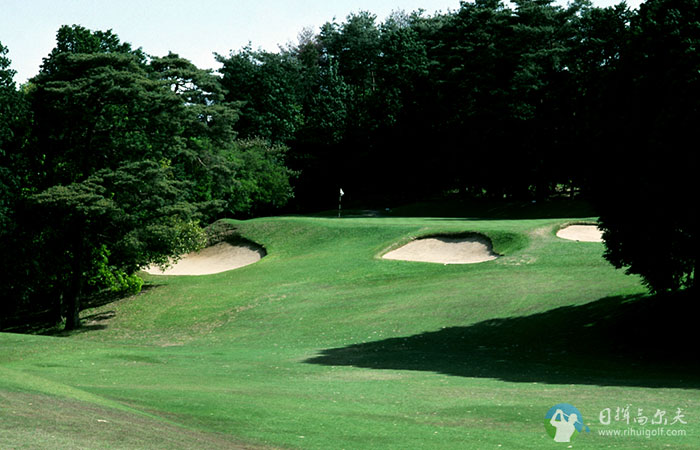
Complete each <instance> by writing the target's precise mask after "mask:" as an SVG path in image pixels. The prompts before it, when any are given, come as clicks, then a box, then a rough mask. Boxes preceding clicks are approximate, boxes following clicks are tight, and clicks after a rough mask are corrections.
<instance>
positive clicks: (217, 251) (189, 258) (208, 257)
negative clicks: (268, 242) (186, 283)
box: [144, 242, 265, 275]
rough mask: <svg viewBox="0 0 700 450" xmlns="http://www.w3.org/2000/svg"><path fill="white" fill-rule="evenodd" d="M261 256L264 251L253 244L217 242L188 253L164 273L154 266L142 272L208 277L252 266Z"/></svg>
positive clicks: (263, 254)
mask: <svg viewBox="0 0 700 450" xmlns="http://www.w3.org/2000/svg"><path fill="white" fill-rule="evenodd" d="M263 256H265V250H263V249H262V248H261V247H257V246H255V245H253V244H237V245H231V244H228V243H226V242H219V243H218V244H216V245H212V246H211V247H207V248H205V249H203V250H200V251H198V252H194V253H188V254H187V255H185V256H183V257H182V259H180V260H179V261H178V262H177V263H176V264H174V265H172V266H171V267H169V268H167V269H165V270H164V271H163V270H161V269H160V268H159V267H155V266H153V267H147V268H145V269H144V270H145V271H146V272H148V273H150V274H151V275H209V274H212V273H219V272H226V271H227V270H232V269H237V268H239V267H243V266H247V265H249V264H253V263H254V262H256V261H260V259H261V258H262V257H263Z"/></svg>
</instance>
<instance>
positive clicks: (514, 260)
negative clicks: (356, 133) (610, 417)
mask: <svg viewBox="0 0 700 450" xmlns="http://www.w3.org/2000/svg"><path fill="white" fill-rule="evenodd" d="M567 221H570V220H569V219H543V220H535V219H532V220H471V221H466V220H460V219H448V218H443V219H440V218H401V217H385V218H353V219H331V218H305V217H284V218H267V219H256V220H251V221H245V222H233V223H235V225H236V226H237V227H238V229H239V230H240V232H241V233H242V235H243V236H244V237H246V238H248V239H251V240H253V241H255V242H258V243H260V244H262V245H264V246H265V247H266V249H267V252H268V256H267V257H265V258H264V259H263V260H261V261H260V262H258V263H256V264H254V265H251V266H248V267H244V268H241V269H238V270H234V271H230V272H225V273H221V274H216V275H209V276H199V277H155V276H146V280H147V281H148V286H147V289H145V291H144V292H143V293H142V294H141V295H138V296H136V297H132V298H127V299H123V300H120V301H118V302H115V303H111V304H107V305H103V306H100V307H99V308H95V309H92V310H86V311H83V314H82V316H83V319H84V320H85V323H86V326H85V327H84V329H82V330H80V332H78V333H74V334H72V335H68V336H27V335H16V334H0V448H3V449H4V448H49V447H51V448H57V447H58V448H86V447H87V448H100V447H110V448H120V447H121V448H195V447H196V448H259V447H262V448H265V447H274V448H280V447H282V448H319V449H320V448H324V449H326V448H389V449H390V448H396V449H407V448H499V447H502V448H549V447H552V448H554V447H557V445H555V443H554V442H552V440H551V439H550V438H549V437H548V436H547V435H546V433H545V430H544V427H543V425H542V423H543V418H544V414H545V413H546V412H547V410H548V409H549V408H550V407H551V406H553V405H555V404H557V403H562V402H565V403H571V404H573V405H575V406H576V407H577V408H578V409H579V410H580V411H581V412H582V414H583V416H584V417H583V419H584V421H585V423H586V424H589V425H590V427H591V433H588V434H583V435H581V436H579V437H578V438H577V440H576V441H575V443H574V444H573V445H574V446H575V447H580V448H599V447H608V448H662V447H668V446H672V447H673V448H698V447H700V437H699V436H700V433H699V431H700V420H699V419H698V415H697V412H698V410H699V409H698V407H699V406H700V405H699V403H700V400H699V399H698V395H697V393H698V388H700V381H699V380H698V376H697V369H696V367H695V366H693V365H688V364H687V361H688V360H689V359H690V358H689V357H687V356H685V357H684V356H683V355H682V352H676V353H674V354H670V353H671V352H667V351H666V350H669V349H673V348H677V346H676V345H674V335H673V331H674V328H673V327H670V328H668V329H667V330H666V331H667V332H668V333H670V335H669V334H666V335H660V336H659V335H657V333H656V331H658V330H657V329H655V326H656V324H655V322H654V320H655V319H657V318H658V317H659V314H660V311H666V309H665V308H660V307H659V305H658V301H657V302H654V301H653V299H649V298H647V297H645V296H644V295H642V294H643V292H644V291H643V289H642V287H641V286H640V283H639V280H638V279H636V278H633V277H629V276H625V275H624V274H623V273H622V272H621V271H616V270H615V269H613V268H612V267H611V266H610V265H608V264H607V263H606V262H605V261H604V260H603V259H602V257H601V254H602V249H603V246H602V244H598V243H577V242H571V241H565V240H562V239H559V238H557V237H555V236H554V232H555V230H556V229H557V227H559V226H561V225H562V224H564V223H566V222H567ZM465 231H473V232H479V233H483V234H486V235H487V236H489V237H490V238H491V239H492V241H493V244H494V250H495V251H496V252H498V253H500V254H501V255H503V256H502V257H501V258H499V259H497V260H494V261H489V262H485V263H480V264H473V265H448V266H444V265H440V264H430V263H416V262H403V261H390V260H382V259H380V258H379V257H378V256H379V255H381V254H382V253H383V252H385V251H387V250H389V249H390V248H393V247H395V246H396V245H399V244H401V243H403V242H406V241H408V240H409V239H411V238H414V237H417V236H422V235H427V234H434V233H456V232H465ZM650 317H652V319H650ZM670 318H672V316H665V317H662V319H664V320H666V319H670ZM652 340H655V342H656V345H651V344H652V342H651V341H652ZM626 405H631V408H630V411H631V413H632V414H631V417H632V418H634V417H636V416H637V415H638V408H642V409H643V414H644V415H647V416H652V415H653V414H654V412H655V411H656V410H657V409H659V410H664V411H666V412H667V413H666V416H665V417H666V418H667V419H668V423H670V422H671V421H672V419H673V416H675V414H676V412H677V409H678V408H681V410H682V412H683V413H684V417H683V418H682V419H683V420H684V421H685V422H687V423H686V424H680V423H676V424H674V425H673V426H671V425H667V426H666V429H667V430H668V429H672V430H680V429H682V430H684V432H685V433H686V436H685V437H678V436H664V437H652V438H645V437H643V436H642V437H617V438H616V437H610V436H600V435H599V434H598V432H597V431H598V430H602V429H620V430H623V429H626V428H628V426H627V425H626V424H625V423H624V422H622V421H617V422H616V421H613V423H612V424H611V425H609V426H603V425H600V423H599V420H598V415H599V413H600V411H601V410H603V409H605V408H611V409H612V411H613V413H614V411H615V408H616V407H624V406H626ZM633 425H634V424H633ZM651 427H652V425H651V424H648V425H646V428H651ZM654 428H656V426H655V425H654ZM560 445H561V444H560Z"/></svg>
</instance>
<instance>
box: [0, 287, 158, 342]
mask: <svg viewBox="0 0 700 450" xmlns="http://www.w3.org/2000/svg"><path fill="white" fill-rule="evenodd" d="M160 286H163V284H159V283H148V284H144V285H143V286H142V288H141V291H140V292H139V293H138V294H136V296H138V295H141V294H143V293H145V292H148V291H150V290H151V289H155V288H157V287H160ZM130 297H134V294H124V293H120V292H110V291H102V292H97V293H94V294H92V295H89V296H86V297H85V298H83V299H82V302H81V305H80V311H81V312H82V311H85V310H87V309H93V308H99V307H102V306H105V305H109V304H110V303H114V302H117V301H119V300H123V299H126V298H130ZM110 313H111V314H112V315H114V314H116V313H115V312H114V311H108V312H106V313H99V314H92V315H90V316H82V317H81V322H82V324H81V326H80V328H78V329H76V330H73V331H65V330H64V329H63V323H62V322H61V321H60V320H59V318H58V314H57V312H56V310H55V309H42V310H39V311H31V312H27V313H23V314H19V315H17V316H16V317H11V318H9V319H8V318H5V322H6V323H3V324H2V326H0V332H5V333H20V334H38V335H43V336H71V335H73V334H78V333H85V332H87V331H92V330H101V329H105V328H107V325H105V324H104V323H96V322H104V321H106V320H107V319H108V318H107V317H104V315H105V314H110ZM100 316H101V317H100ZM109 318H111V316H110V317H109Z"/></svg>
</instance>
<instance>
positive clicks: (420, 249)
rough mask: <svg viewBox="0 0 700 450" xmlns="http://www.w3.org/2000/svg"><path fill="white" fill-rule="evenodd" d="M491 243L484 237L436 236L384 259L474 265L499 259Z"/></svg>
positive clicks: (419, 240)
mask: <svg viewBox="0 0 700 450" xmlns="http://www.w3.org/2000/svg"><path fill="white" fill-rule="evenodd" d="M498 256H499V255H498V254H496V253H494V252H493V250H492V249H491V242H490V241H489V240H488V239H486V238H482V237H478V236H469V237H443V236H435V237H429V238H421V239H416V240H415V241H411V242H409V243H408V244H406V245H404V246H403V247H400V248H397V249H396V250H392V251H390V252H389V253H386V254H385V255H384V256H382V258H385V259H395V260H401V261H421V262H432V263H442V264H473V263H480V262H484V261H490V260H492V259H496V258H498Z"/></svg>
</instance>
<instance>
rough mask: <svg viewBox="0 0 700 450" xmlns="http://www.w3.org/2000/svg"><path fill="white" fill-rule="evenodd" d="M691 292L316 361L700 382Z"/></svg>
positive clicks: (583, 380) (656, 383)
mask: <svg viewBox="0 0 700 450" xmlns="http://www.w3.org/2000/svg"><path fill="white" fill-rule="evenodd" d="M689 301H690V294H689V293H683V294H681V295H677V296H675V297H670V296H666V297H661V296H659V297H648V296H632V297H608V298H603V299H601V300H598V301H595V302H591V303H588V304H585V305H579V306H566V307H561V308H557V309H554V310H550V311H547V312H544V313H539V314H534V315H531V316H525V317H511V318H504V319H491V320H487V321H484V322H479V323H476V324H474V325H470V326H465V327H451V328H444V329H442V330H439V331H434V332H425V333H421V334H417V335H413V336H408V337H403V338H392V339H385V340H382V341H375V342H368V343H363V344H354V345H350V346H347V347H342V348H334V349H327V350H323V351H322V352H321V354H320V355H319V356H317V357H314V358H311V359H308V360H306V361H305V362H307V363H311V364H323V365H333V366H355V367H364V368H372V369H395V370H421V371H431V372H438V373H443V374H447V375H453V376H463V377H479V378H496V379H500V380H504V381H511V382H542V383H552V384H592V385H603V386H640V387H641V386H643V387H673V388H693V389H697V388H700V370H698V369H699V368H700V364H699V363H698V361H697V359H696V358H695V357H694V355H696V354H697V348H696V343H697V337H696V336H695V334H696V332H695V322H696V320H695V319H694V318H693V317H691V314H690V313H689V311H690V310H689V308H688V303H689Z"/></svg>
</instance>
